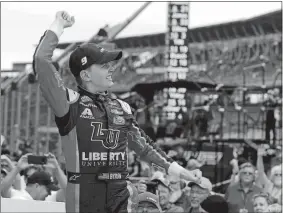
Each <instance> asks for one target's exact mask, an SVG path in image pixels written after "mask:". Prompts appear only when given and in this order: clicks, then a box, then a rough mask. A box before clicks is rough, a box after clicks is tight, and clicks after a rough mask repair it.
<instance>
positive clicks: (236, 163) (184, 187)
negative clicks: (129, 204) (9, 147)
mask: <svg viewBox="0 0 283 213" xmlns="http://www.w3.org/2000/svg"><path fill="white" fill-rule="evenodd" d="M280 153H281V152H280ZM278 154H279V152H278ZM29 155H32V154H31V153H27V154H25V155H23V156H22V157H20V159H19V160H18V161H17V162H15V161H13V160H11V158H10V156H9V155H8V154H5V153H4V154H3V153H2V155H1V197H3V198H11V199H21V200H38V201H50V202H64V201H65V189H66V186H67V178H66V175H65V173H64V170H63V169H61V167H60V164H59V163H58V161H57V159H56V157H55V156H54V155H53V154H51V153H49V154H47V155H45V158H46V162H44V163H43V164H41V165H35V164H30V163H29V161H28V158H29ZM265 155H267V149H266V147H265V146H260V147H258V150H257V164H256V165H253V163H252V162H249V161H246V160H242V159H240V158H237V154H236V156H235V158H234V159H233V160H232V161H231V166H232V167H233V169H232V170H233V174H232V175H231V180H230V183H229V185H228V187H227V189H226V193H225V194H219V193H215V192H214V191H213V190H214V186H213V184H212V183H211V181H210V180H209V179H208V178H206V177H202V178H201V181H200V182H199V183H193V182H185V181H183V180H181V179H180V178H178V177H173V176H167V175H166V174H163V173H162V172H160V171H154V168H151V167H150V166H149V165H147V164H145V163H144V162H142V161H141V160H139V158H138V157H137V156H136V155H135V153H134V152H132V151H130V152H129V159H128V160H129V173H130V178H131V179H132V181H133V183H134V184H135V186H136V189H137V191H138V193H139V206H138V209H137V212H164V213H166V212H168V213H169V212H189V213H197V212H207V213H214V212H215V213H216V212H218V213H219V212H220V213H221V212H223V213H224V212H227V213H228V212H229V213H234V212H237V213H248V212H258V213H259V212H281V205H282V182H281V180H282V164H281V163H282V162H280V161H275V163H273V165H271V166H272V167H271V169H270V171H267V170H266V168H264V164H263V156H265ZM177 156H178V155H177ZM277 157H280V156H277ZM175 158H176V159H179V162H180V164H182V163H185V164H186V165H189V166H187V167H186V168H187V169H196V168H199V167H201V166H202V165H203V163H202V162H198V161H197V160H195V159H194V160H193V161H189V162H185V160H184V159H183V160H181V157H180V156H179V157H176V156H175Z"/></svg>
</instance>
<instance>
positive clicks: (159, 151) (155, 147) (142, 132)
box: [132, 119, 174, 163]
mask: <svg viewBox="0 0 283 213" xmlns="http://www.w3.org/2000/svg"><path fill="white" fill-rule="evenodd" d="M132 125H134V126H136V127H137V128H138V129H139V131H140V133H141V137H144V138H145V140H146V143H147V144H149V145H150V146H152V148H153V149H155V150H156V151H157V152H158V153H159V154H160V155H161V156H162V157H164V158H165V159H166V160H167V161H168V162H170V163H172V162H174V160H173V159H172V158H170V157H168V156H167V155H166V153H165V152H164V151H163V150H162V149H160V147H158V146H157V145H156V143H155V142H154V141H153V140H152V139H151V138H150V137H149V136H148V135H147V134H145V132H144V131H143V130H142V129H141V128H140V127H139V125H138V123H137V121H136V120H134V119H133V121H132Z"/></svg>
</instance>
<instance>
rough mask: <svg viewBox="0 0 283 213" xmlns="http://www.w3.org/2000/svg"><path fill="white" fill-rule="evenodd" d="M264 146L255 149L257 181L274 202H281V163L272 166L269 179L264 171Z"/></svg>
mask: <svg viewBox="0 0 283 213" xmlns="http://www.w3.org/2000/svg"><path fill="white" fill-rule="evenodd" d="M264 155H266V151H265V148H264V147H263V146H260V147H259V148H258V151H257V170H258V183H259V185H260V187H262V188H263V191H264V192H265V193H268V194H269V195H270V196H271V197H272V199H274V200H275V202H278V203H280V204H281V203H282V165H278V166H274V167H273V168H272V169H271V172H270V179H269V178H268V177H267V175H266V174H265V172H264V164H263V156H264Z"/></svg>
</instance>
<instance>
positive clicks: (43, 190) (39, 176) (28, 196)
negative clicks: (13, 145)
mask: <svg viewBox="0 0 283 213" xmlns="http://www.w3.org/2000/svg"><path fill="white" fill-rule="evenodd" d="M29 156H32V154H26V155H24V156H22V157H21V158H20V160H19V161H18V163H17V165H16V166H15V167H14V168H13V169H12V170H11V172H10V173H8V174H7V176H6V177H5V178H4V179H3V180H2V183H1V185H2V187H1V194H2V196H3V197H10V198H12V199H24V200H45V199H46V198H47V197H48V196H50V195H51V197H50V198H49V201H57V202H60V201H61V202H62V201H64V200H65V188H66V185H67V179H66V176H65V175H64V172H63V171H62V170H61V168H60V167H59V164H58V162H57V160H56V158H55V157H54V155H52V154H49V155H47V156H44V157H45V158H44V157H43V156H40V158H41V159H46V162H45V164H44V165H42V166H43V168H44V169H46V170H48V169H49V170H50V171H51V173H52V174H53V175H54V177H56V178H57V180H58V182H59V185H60V187H61V189H60V190H59V191H56V190H57V187H55V186H54V184H53V181H52V177H51V175H49V173H48V172H46V171H37V170H36V171H35V172H34V173H33V174H31V175H30V176H28V177H27V181H26V188H25V189H22V190H16V189H14V188H12V187H11V186H12V184H13V182H14V180H15V178H16V176H17V175H19V173H20V172H21V171H23V170H25V169H27V168H28V167H30V164H31V163H33V162H32V161H31V160H29ZM37 163H38V162H37ZM54 191H56V192H54ZM52 192H53V193H52Z"/></svg>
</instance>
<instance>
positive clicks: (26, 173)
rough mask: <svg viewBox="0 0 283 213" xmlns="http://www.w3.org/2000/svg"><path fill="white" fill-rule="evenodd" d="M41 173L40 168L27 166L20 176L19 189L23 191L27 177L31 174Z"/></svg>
mask: <svg viewBox="0 0 283 213" xmlns="http://www.w3.org/2000/svg"><path fill="white" fill-rule="evenodd" d="M38 171H41V168H40V167H39V166H36V165H29V166H28V167H27V168H26V169H25V170H23V172H22V173H23V176H22V178H21V179H22V188H21V189H25V188H26V183H27V179H28V177H30V176H31V175H32V174H33V173H35V172H38Z"/></svg>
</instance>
